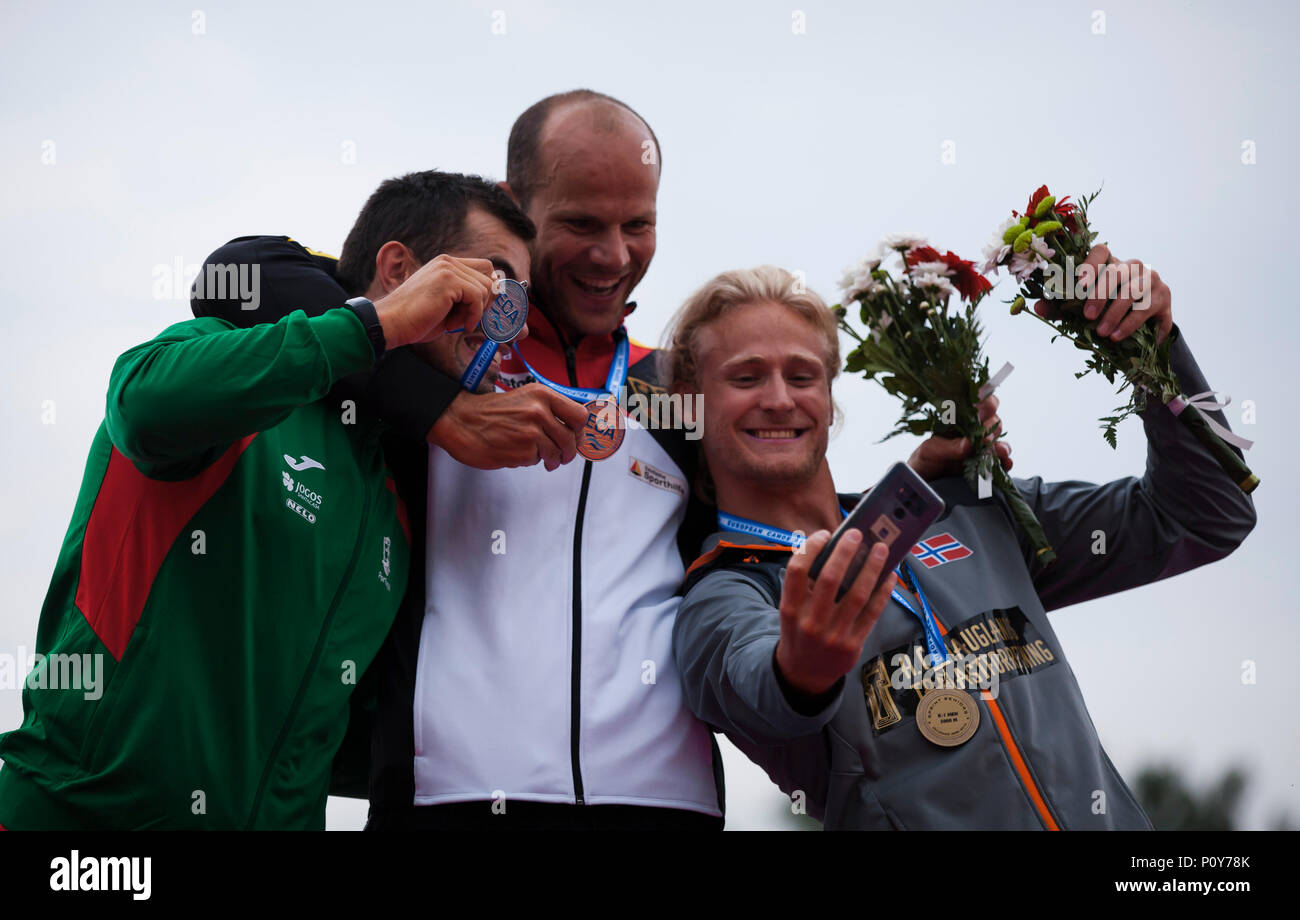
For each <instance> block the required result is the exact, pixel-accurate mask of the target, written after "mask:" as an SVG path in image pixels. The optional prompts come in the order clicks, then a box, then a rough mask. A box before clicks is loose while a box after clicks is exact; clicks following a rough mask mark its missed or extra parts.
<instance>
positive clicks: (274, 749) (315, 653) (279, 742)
mask: <svg viewBox="0 0 1300 920" xmlns="http://www.w3.org/2000/svg"><path fill="white" fill-rule="evenodd" d="M373 433H374V431H373V429H372V431H371V434H370V435H367V441H369V439H370V436H371V435H373ZM367 446H368V445H367ZM370 502H371V497H370V486H369V484H368V483H367V484H366V487H365V489H364V504H363V505H362V507H361V526H360V528H359V529H358V531H357V540H356V544H355V545H354V546H353V547H352V557H351V558H350V559H349V560H348V567H347V569H345V570H344V576H343V580H342V581H340V582H339V586H338V588H337V589H336V590H335V592H334V599H333V600H332V601H330V606H329V610H327V611H326V612H325V622H324V623H322V624H321V629H320V633H319V635H317V636H316V647H315V648H313V649H312V651H311V658H310V659H309V660H308V662H307V671H306V673H305V674H304V675H303V678H302V681H301V683H299V684H298V692H297V693H296V694H294V697H293V704H292V705H291V706H290V707H289V712H288V714H287V715H286V716H285V719H284V726H283V727H282V728H281V729H280V734H279V736H278V737H277V738H276V739H275V744H273V745H271V753H270V756H269V757H267V759H266V767H265V769H264V770H263V771H262V780H261V782H259V783H258V784H257V794H256V795H254V796H253V808H252V810H251V811H250V812H249V813H248V826H247V827H246V828H245V830H252V829H253V823H254V822H255V821H256V820H257V813H258V812H259V811H260V810H261V808H262V796H263V794H264V793H265V792H266V786H267V783H268V782H269V781H270V776H271V771H272V770H273V769H275V762H276V760H277V758H279V756H280V748H282V747H283V746H284V742H285V739H286V738H287V737H288V735H289V731H290V729H291V728H292V727H293V722H294V719H295V718H297V716H298V710H299V708H301V706H302V700H303V697H304V696H306V695H307V686H308V685H309V684H310V683H311V679H312V675H313V674H314V673H315V672H316V665H317V664H318V663H319V662H320V656H321V652H322V651H323V650H324V647H325V637H326V636H328V635H329V631H330V625H331V624H332V623H333V622H334V614H335V612H336V611H337V610H338V607H339V602H340V601H341V600H342V599H343V595H344V594H345V593H346V591H347V589H348V586H349V585H351V583H352V575H353V573H354V572H355V571H356V568H357V559H358V558H359V557H360V556H361V544H362V543H363V542H364V540H365V536H366V523H367V521H368V520H369V519H370Z"/></svg>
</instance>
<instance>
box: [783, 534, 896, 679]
mask: <svg viewBox="0 0 1300 920" xmlns="http://www.w3.org/2000/svg"><path fill="white" fill-rule="evenodd" d="M830 539H831V535H830V533H829V532H827V531H825V530H822V531H818V532H817V533H815V534H813V535H812V536H811V537H809V538H808V542H807V543H806V544H805V545H804V547H803V552H801V553H795V554H794V557H793V558H792V559H791V560H790V563H789V564H788V565H787V566H786V568H785V586H784V587H783V589H782V591H781V638H780V639H779V640H778V641H777V644H776V666H777V668H778V669H779V670H780V673H781V676H782V677H783V678H784V679H785V682H786V683H787V684H789V685H790V686H791V687H793V688H794V689H795V690H797V691H799V692H800V693H803V694H806V695H808V696H810V697H815V696H820V695H821V694H823V693H825V692H826V691H828V690H829V689H830V688H831V687H833V686H834V685H835V682H836V681H837V680H839V679H840V678H841V677H843V676H844V675H845V674H847V673H848V672H849V671H850V670H852V668H853V666H854V665H855V664H857V663H858V657H859V656H860V655H861V654H862V645H863V643H864V642H866V639H867V634H868V633H870V632H871V627H873V626H875V625H876V620H877V619H879V618H880V614H881V612H882V611H883V610H884V609H885V604H886V603H888V602H889V593H890V591H892V590H893V588H894V584H895V582H896V580H897V577H896V576H895V575H894V574H893V573H892V572H889V573H886V574H885V577H883V578H881V574H882V572H883V569H884V566H885V562H886V556H887V555H888V554H887V548H886V547H885V545H884V544H883V543H877V544H876V545H875V547H873V549H872V550H871V552H870V553H869V554H868V555H867V560H866V563H865V564H864V565H863V566H862V568H861V570H860V571H859V572H858V575H857V577H856V578H855V579H853V582H852V585H851V586H850V587H849V590H848V591H847V592H846V593H845V594H844V596H843V597H842V598H841V599H840V600H839V601H836V600H835V595H836V592H837V591H838V589H839V587H840V584H841V582H842V581H843V580H844V575H845V573H846V572H847V571H848V569H849V565H850V563H851V562H852V560H853V557H854V556H855V555H856V554H857V552H858V550H859V549H860V548H861V547H862V540H863V536H862V532H861V531H858V530H850V531H848V532H846V533H845V534H844V536H843V537H841V538H840V541H839V543H838V545H837V546H836V547H835V549H834V551H833V552H832V553H831V556H830V559H829V560H828V561H827V562H826V565H825V567H824V568H823V569H822V571H821V573H820V574H819V575H818V577H817V580H816V581H813V580H812V579H811V577H810V576H809V569H810V568H811V567H812V564H813V560H815V559H816V558H817V555H818V554H819V553H820V552H821V551H822V549H824V548H825V546H826V544H827V543H829V542H830ZM877 581H879V585H877V584H876V583H877ZM873 587H874V588H875V590H874V591H873V590H872V588H873Z"/></svg>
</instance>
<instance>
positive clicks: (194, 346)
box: [106, 310, 374, 474]
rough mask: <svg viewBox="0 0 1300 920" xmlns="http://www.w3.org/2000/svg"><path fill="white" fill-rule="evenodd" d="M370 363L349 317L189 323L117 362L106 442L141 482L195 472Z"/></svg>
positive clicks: (336, 313)
mask: <svg viewBox="0 0 1300 920" xmlns="http://www.w3.org/2000/svg"><path fill="white" fill-rule="evenodd" d="M373 362H374V351H373V350H372V348H371V346H370V343H369V341H368V340H367V339H366V334H365V330H364V328H363V327H362V324H361V321H360V320H359V319H357V317H356V316H355V315H353V313H352V312H351V311H350V310H331V311H330V312H329V313H326V314H325V315H323V316H317V317H308V316H307V315H306V314H304V313H302V312H297V313H292V314H290V315H289V316H286V317H285V318H284V319H282V320H280V321H279V322H277V323H273V324H269V325H261V326H255V327H253V328H251V329H235V328H232V327H231V325H230V324H229V323H227V322H225V321H223V320H219V319H214V318H204V319H194V320H189V321H188V322H184V323H178V324H176V325H175V326H171V327H170V328H168V329H166V330H164V331H163V332H162V334H160V335H159V336H158V337H157V338H154V339H153V340H151V341H149V342H145V343H144V344H142V345H137V346H136V347H134V348H131V349H129V350H127V351H126V352H125V353H123V354H122V355H121V357H119V358H118V359H117V363H116V364H115V365H114V366H113V373H112V376H111V378H110V381H109V388H108V401H107V412H106V424H107V426H108V434H109V437H110V438H111V439H112V441H113V444H114V446H115V447H117V449H118V450H120V451H121V452H122V453H123V454H124V455H126V457H127V458H129V459H130V460H131V461H132V462H134V463H135V465H136V466H137V467H139V468H140V469H141V470H142V471H143V472H145V473H147V474H158V473H161V472H162V471H163V470H164V469H166V468H168V467H173V466H175V467H178V468H182V469H185V470H194V469H197V468H202V467H203V466H206V465H207V463H209V462H211V461H212V460H213V459H215V457H216V456H217V455H219V454H220V452H221V451H222V450H224V449H225V448H226V447H227V446H228V445H230V444H232V443H233V442H235V441H237V440H239V439H240V438H241V437H244V436H245V435H248V434H252V433H253V432H256V431H261V430H263V429H265V428H270V427H272V426H274V425H277V424H279V423H280V422H281V421H283V420H284V419H285V418H286V417H287V416H288V415H289V414H290V413H291V412H293V411H294V410H295V409H297V408H298V407H300V406H304V405H306V404H308V403H311V402H315V401H316V400H317V399H320V398H321V397H322V396H324V395H325V394H326V393H327V392H329V389H330V387H331V386H333V385H334V383H335V382H337V381H338V380H339V379H341V378H342V377H344V376H346V375H348V374H352V373H356V372H358V371H362V370H365V369H366V368H368V367H370V366H371V365H372V364H373Z"/></svg>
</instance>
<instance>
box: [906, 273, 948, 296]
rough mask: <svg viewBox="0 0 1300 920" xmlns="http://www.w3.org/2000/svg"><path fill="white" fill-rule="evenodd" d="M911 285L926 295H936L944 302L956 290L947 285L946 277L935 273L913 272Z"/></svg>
mask: <svg viewBox="0 0 1300 920" xmlns="http://www.w3.org/2000/svg"><path fill="white" fill-rule="evenodd" d="M912 285H913V286H914V287H918V288H921V289H922V290H924V291H926V292H927V293H931V292H933V293H937V294H939V295H940V296H941V297H943V298H944V299H945V300H946V299H947V298H948V297H949V296H950V295H951V294H953V292H954V291H956V288H954V287H953V286H952V285H951V284H949V283H948V278H947V276H946V275H940V274H939V273H937V272H916V271H914V272H913V273H912Z"/></svg>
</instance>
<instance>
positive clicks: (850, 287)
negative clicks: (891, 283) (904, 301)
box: [839, 256, 885, 303]
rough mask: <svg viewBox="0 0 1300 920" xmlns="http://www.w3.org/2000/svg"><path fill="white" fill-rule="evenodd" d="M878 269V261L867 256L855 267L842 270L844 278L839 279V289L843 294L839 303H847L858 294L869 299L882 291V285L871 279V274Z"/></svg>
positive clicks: (851, 266)
mask: <svg viewBox="0 0 1300 920" xmlns="http://www.w3.org/2000/svg"><path fill="white" fill-rule="evenodd" d="M879 267H880V259H878V258H875V257H874V256H868V257H867V258H865V259H863V260H862V261H861V262H859V263H858V264H857V265H850V266H849V267H848V268H846V269H845V270H844V277H842V278H841V279H840V285H839V286H840V289H841V290H842V291H843V292H844V296H843V298H842V300H841V301H840V302H841V303H849V302H850V301H852V300H854V299H855V298H856V297H857V296H858V295H859V294H865V295H866V296H867V299H870V298H872V297H874V296H876V294H878V293H880V291H882V290H884V287H885V286H884V285H883V284H881V283H880V282H879V281H877V280H876V279H875V278H872V277H871V273H872V272H873V271H875V270H876V269H878V268H879Z"/></svg>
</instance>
